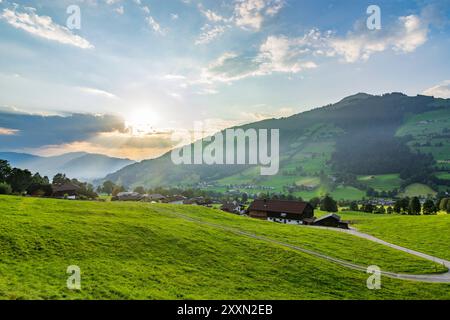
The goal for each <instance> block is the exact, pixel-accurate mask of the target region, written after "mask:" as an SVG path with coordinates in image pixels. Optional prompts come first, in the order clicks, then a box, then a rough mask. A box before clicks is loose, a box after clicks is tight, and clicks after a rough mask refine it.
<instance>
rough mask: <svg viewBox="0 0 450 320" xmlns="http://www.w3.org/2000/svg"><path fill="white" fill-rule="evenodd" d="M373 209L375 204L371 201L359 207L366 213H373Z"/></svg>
mask: <svg viewBox="0 0 450 320" xmlns="http://www.w3.org/2000/svg"><path fill="white" fill-rule="evenodd" d="M375 209H376V208H375V206H374V205H373V204H371V203H366V204H363V205H362V207H361V211H362V212H366V213H373V212H374V210H375Z"/></svg>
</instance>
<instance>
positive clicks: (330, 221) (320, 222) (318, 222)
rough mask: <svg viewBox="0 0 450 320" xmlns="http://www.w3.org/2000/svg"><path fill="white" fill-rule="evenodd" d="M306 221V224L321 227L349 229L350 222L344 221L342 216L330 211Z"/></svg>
mask: <svg viewBox="0 0 450 320" xmlns="http://www.w3.org/2000/svg"><path fill="white" fill-rule="evenodd" d="M306 222H307V223H305V224H310V225H314V226H319V227H329V228H340V229H349V227H348V222H346V221H342V220H341V217H340V216H338V215H337V214H335V213H330V214H327V215H325V216H323V217H320V218H318V219H314V220H313V221H312V222H310V221H306Z"/></svg>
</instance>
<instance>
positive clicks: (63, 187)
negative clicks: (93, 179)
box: [52, 183, 80, 192]
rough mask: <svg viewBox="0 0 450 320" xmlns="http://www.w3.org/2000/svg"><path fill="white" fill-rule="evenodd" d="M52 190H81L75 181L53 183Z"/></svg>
mask: <svg viewBox="0 0 450 320" xmlns="http://www.w3.org/2000/svg"><path fill="white" fill-rule="evenodd" d="M52 190H53V192H69V191H78V190H80V187H79V186H77V185H76V184H73V183H64V184H53V185H52Z"/></svg>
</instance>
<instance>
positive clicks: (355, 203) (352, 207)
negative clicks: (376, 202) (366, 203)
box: [350, 202, 359, 211]
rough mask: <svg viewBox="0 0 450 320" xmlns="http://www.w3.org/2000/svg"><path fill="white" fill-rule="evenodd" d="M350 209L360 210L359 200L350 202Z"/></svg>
mask: <svg viewBox="0 0 450 320" xmlns="http://www.w3.org/2000/svg"><path fill="white" fill-rule="evenodd" d="M350 210H351V211H359V207H358V203H357V202H352V203H350Z"/></svg>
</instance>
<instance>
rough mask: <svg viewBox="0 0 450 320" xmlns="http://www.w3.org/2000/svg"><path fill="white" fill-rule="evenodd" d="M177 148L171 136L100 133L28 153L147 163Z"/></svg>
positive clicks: (162, 134) (31, 150)
mask: <svg viewBox="0 0 450 320" xmlns="http://www.w3.org/2000/svg"><path fill="white" fill-rule="evenodd" d="M175 146H176V142H173V141H172V139H171V132H161V133H153V134H148V135H144V136H133V135H131V134H129V133H126V132H125V133H124V132H117V131H115V132H100V133H98V134H96V135H95V136H92V137H91V138H89V139H88V140H80V141H74V142H70V143H63V144H55V145H44V146H41V147H39V148H29V149H25V150H24V151H25V152H31V153H34V154H39V155H43V156H52V155H60V154H63V153H69V152H88V153H94V154H106V155H108V156H111V157H118V158H128V159H133V160H138V161H139V160H144V159H151V158H155V157H158V156H160V155H162V154H164V153H166V152H168V151H170V150H171V149H173V148H174V147H175Z"/></svg>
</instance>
